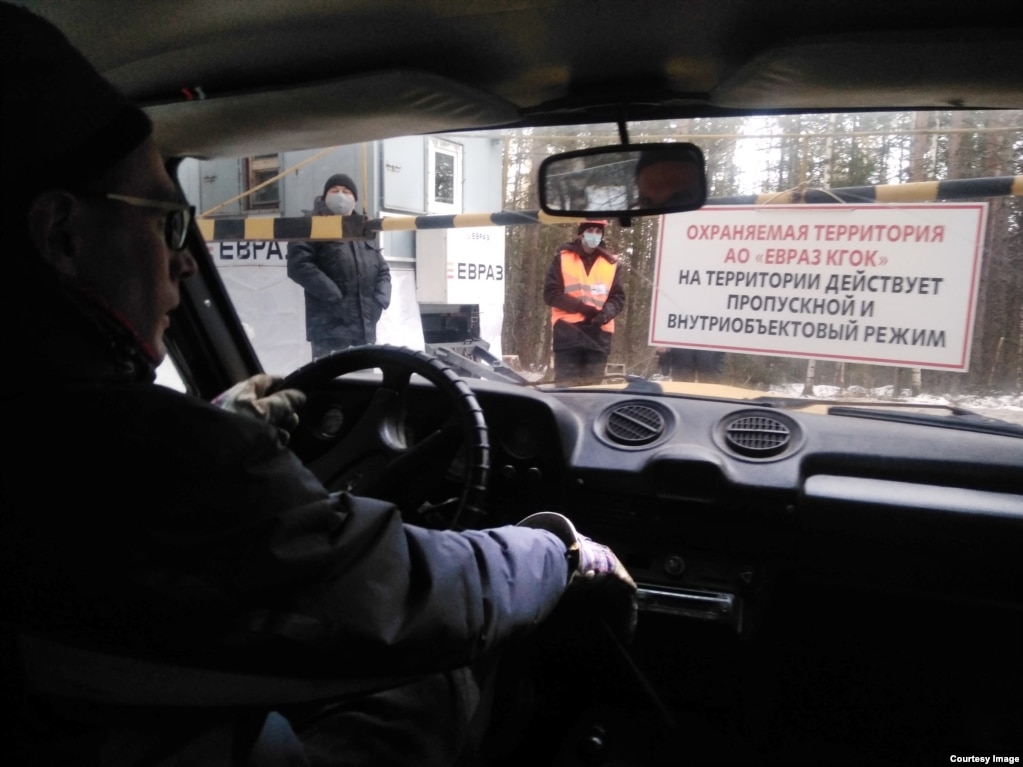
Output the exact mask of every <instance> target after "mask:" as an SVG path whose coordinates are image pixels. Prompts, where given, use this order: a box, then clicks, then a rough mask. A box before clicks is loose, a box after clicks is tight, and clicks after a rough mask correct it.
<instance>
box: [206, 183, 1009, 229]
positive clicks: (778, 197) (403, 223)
mask: <svg viewBox="0 0 1023 767" xmlns="http://www.w3.org/2000/svg"><path fill="white" fill-rule="evenodd" d="M1005 196H1016V197H1019V196H1023V176H997V177H992V178H972V179H958V180H956V179H954V180H950V181H920V182H914V183H908V184H882V185H877V186H854V187H845V188H839V189H793V190H789V191H786V192H775V193H771V194H757V195H742V196H736V197H712V198H710V199H708V200H707V203H706V204H707V205H708V206H711V205H800V204H807V205H815V204H816V205H819V204H825V203H837V202H841V203H908V202H936V201H938V200H962V199H974V198H978V197H1005ZM585 220H586V219H585V218H566V217H563V216H552V215H550V214H548V213H544V212H543V211H540V210H506V211H500V212H498V213H460V214H456V215H450V216H386V217H383V218H373V219H369V218H366V217H365V216H299V217H294V218H200V219H198V220H197V221H196V223H197V224H198V225H199V231H200V232H202V236H203V237H204V238H205V239H206V241H207V242H212V241H230V240H278V241H288V240H341V239H365V238H371V237H374V236H375V235H376V233H377V232H407V231H416V230H424V229H460V228H476V227H485V226H520V225H524V224H575V223H578V222H580V221H585Z"/></svg>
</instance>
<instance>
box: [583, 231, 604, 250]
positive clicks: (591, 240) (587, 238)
mask: <svg viewBox="0 0 1023 767" xmlns="http://www.w3.org/2000/svg"><path fill="white" fill-rule="evenodd" d="M602 239H604V236H603V235H602V234H599V233H597V232H583V245H585V246H586V247H587V248H595V247H597V246H598V245H600V241H601V240H602Z"/></svg>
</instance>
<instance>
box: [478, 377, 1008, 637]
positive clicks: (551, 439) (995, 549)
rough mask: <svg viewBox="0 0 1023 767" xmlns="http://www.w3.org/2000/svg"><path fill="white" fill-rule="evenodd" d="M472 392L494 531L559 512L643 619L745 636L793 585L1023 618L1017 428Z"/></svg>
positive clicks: (618, 395) (634, 399)
mask: <svg viewBox="0 0 1023 767" xmlns="http://www.w3.org/2000/svg"><path fill="white" fill-rule="evenodd" d="M470 385H471V386H472V388H473V389H474V391H475V394H476V396H477V399H478V400H479V402H480V405H481V407H482V409H483V411H484V414H485V418H486V421H487V425H488V427H489V430H490V444H491V479H490V492H489V493H488V502H489V510H490V514H491V516H492V517H493V518H494V521H495V522H500V523H514V521H516V520H517V519H520V518H522V517H523V516H525V515H526V514H528V513H532V512H533V511H538V510H554V511H560V512H562V513H564V514H566V515H567V516H569V517H570V518H571V519H572V520H573V521H574V522H575V524H576V526H577V527H578V528H579V529H580V530H581V531H582V532H584V533H585V534H587V535H589V536H591V537H593V538H594V539H596V540H600V541H602V542H604V543H607V544H608V545H610V546H611V547H612V548H613V549H614V550H615V551H616V553H617V554H618V555H619V557H620V558H621V559H622V561H623V562H624V563H625V565H626V566H627V567H628V568H629V570H630V572H631V573H632V574H633V576H634V577H635V578H636V580H637V582H639V583H641V585H642V587H643V588H642V590H641V593H640V596H641V607H642V608H644V609H646V610H650V611H657V612H668V613H675V614H679V615H685V616H689V617H696V618H703V619H706V620H711V621H719V622H723V623H726V624H727V625H729V626H731V627H732V628H733V629H734V630H736V631H739V632H743V631H746V630H750V629H754V628H755V624H751V621H753V622H755V620H756V616H757V615H759V614H761V613H762V610H760V609H759V608H760V607H761V606H762V605H759V604H758V602H759V601H761V600H763V599H764V595H765V594H767V593H769V592H770V591H771V590H772V588H773V586H774V585H775V583H776V582H777V580H778V578H779V577H780V576H781V575H782V574H783V573H785V572H791V571H794V572H798V573H800V574H801V575H802V576H805V577H812V578H813V579H815V580H817V581H823V582H828V581H838V582H841V583H843V584H846V585H848V584H857V585H861V586H865V587H871V588H878V589H882V590H884V589H896V590H899V591H905V590H909V591H914V592H919V593H921V594H930V595H932V596H939V597H940V598H943V599H947V598H952V597H954V598H956V599H966V600H981V601H984V602H989V601H991V600H995V601H998V602H1001V603H1004V604H1017V605H1018V604H1019V600H1020V590H1019V587H1018V584H1019V583H1020V582H1023V581H1021V580H1020V578H1019V576H1020V575H1023V568H1021V566H1020V557H1019V556H1018V552H1019V551H1020V545H1021V544H1023V437H1021V436H1020V435H1014V434H1012V433H1011V431H1012V427H1008V430H1009V433H1006V434H991V433H984V432H974V431H968V430H964V429H960V428H947V427H942V426H933V425H926V424H923V423H905V422H903V421H902V420H894V421H890V420H880V419H875V418H863V417H855V416H846V415H831V414H820V413H806V412H793V411H782V410H779V409H776V408H770V407H763V406H760V407H757V406H752V405H750V404H749V403H745V402H741V401H721V400H712V399H702V398H694V397H677V396H665V395H651V394H643V393H639V392H635V393H634V392H630V391H628V390H618V391H600V390H561V391H553V392H548V391H536V390H531V389H516V388H510V387H504V386H502V385H500V384H493V383H490V382H478V381H472V382H471V384H470ZM945 420H946V421H947V420H950V419H949V418H945Z"/></svg>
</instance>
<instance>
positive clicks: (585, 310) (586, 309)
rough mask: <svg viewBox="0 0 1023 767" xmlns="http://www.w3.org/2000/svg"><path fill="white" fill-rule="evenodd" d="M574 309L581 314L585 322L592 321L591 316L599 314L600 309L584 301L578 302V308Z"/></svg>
mask: <svg viewBox="0 0 1023 767" xmlns="http://www.w3.org/2000/svg"><path fill="white" fill-rule="evenodd" d="M576 311H578V312H579V313H580V314H581V315H582V316H583V318H584V321H585V322H592V321H593V318H594V317H596V316H597V315H598V314H600V309H598V308H597V307H596V306H594V305H593V304H587V303H585V302H584V301H580V302H579V308H578V309H577V310H576Z"/></svg>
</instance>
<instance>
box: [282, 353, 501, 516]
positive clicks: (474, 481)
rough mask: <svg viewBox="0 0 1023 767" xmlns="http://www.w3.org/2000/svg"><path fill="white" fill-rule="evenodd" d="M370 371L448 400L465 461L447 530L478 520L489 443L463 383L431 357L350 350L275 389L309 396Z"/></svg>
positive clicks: (313, 364)
mask: <svg viewBox="0 0 1023 767" xmlns="http://www.w3.org/2000/svg"><path fill="white" fill-rule="evenodd" d="M372 368H381V369H387V368H399V369H407V370H409V372H410V373H414V374H417V375H419V376H421V377H422V378H424V379H426V380H427V381H429V382H430V383H432V384H433V385H434V386H436V387H437V388H438V389H439V390H440V391H441V393H442V394H444V395H445V397H446V398H447V400H448V401H449V402H451V404H452V407H453V408H454V411H455V414H456V416H457V417H458V421H459V426H460V429H461V432H462V439H463V446H464V449H465V455H466V462H467V463H466V469H465V474H466V477H465V481H464V483H463V487H462V493H461V496H460V498H459V503H458V506H457V508H456V510H455V512H454V514H453V515H452V518H451V519H450V521H449V527H451V528H457V527H459V526H460V522H461V520H463V519H466V518H468V519H477V518H479V517H480V516H482V515H483V500H484V497H485V495H486V490H487V479H488V477H489V474H490V439H489V432H488V429H487V423H486V420H485V419H484V417H483V409H482V408H481V407H480V405H479V402H478V401H477V400H476V395H475V394H473V392H472V389H470V388H469V386H468V384H466V383H465V381H463V380H462V379H461V378H460V377H459V376H458V374H457V373H455V371H454V370H452V369H451V368H450V367H448V366H447V365H445V364H444V363H443V362H441V361H440V360H438V359H437V358H436V357H433V356H431V355H429V354H426V353H425V352H421V351H416V350H414V349H409V348H406V347H401V346H388V345H379V346H378V345H370V346H354V347H351V348H350V349H345V350H343V351H340V352H335V353H334V354H331V355H329V356H327V357H321V358H320V359H317V360H313V361H312V362H310V363H308V364H306V365H303V366H302V367H300V368H299V369H298V370H295V371H294V372H292V373H291V374H290V375H288V376H287V377H286V378H285V379H284V381H283V382H282V383H281V384H280V386H279V387H276V388H279V389H298V390H299V391H302V392H309V391H311V390H313V389H315V388H316V387H318V386H320V385H322V384H323V383H325V382H327V381H330V380H333V379H335V378H337V377H338V376H341V375H345V374H347V373H353V372H355V371H358V370H368V369H372Z"/></svg>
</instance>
